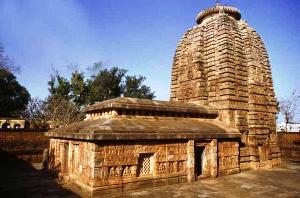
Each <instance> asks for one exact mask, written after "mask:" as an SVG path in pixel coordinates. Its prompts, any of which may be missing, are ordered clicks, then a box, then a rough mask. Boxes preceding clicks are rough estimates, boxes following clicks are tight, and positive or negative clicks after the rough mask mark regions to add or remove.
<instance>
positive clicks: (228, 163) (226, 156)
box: [218, 141, 240, 175]
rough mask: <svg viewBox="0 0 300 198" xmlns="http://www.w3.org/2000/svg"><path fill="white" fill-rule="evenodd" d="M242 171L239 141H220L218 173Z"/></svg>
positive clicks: (225, 173)
mask: <svg viewBox="0 0 300 198" xmlns="http://www.w3.org/2000/svg"><path fill="white" fill-rule="evenodd" d="M238 172H240V164H239V142H238V141H220V142H218V175H229V174H234V173H238Z"/></svg>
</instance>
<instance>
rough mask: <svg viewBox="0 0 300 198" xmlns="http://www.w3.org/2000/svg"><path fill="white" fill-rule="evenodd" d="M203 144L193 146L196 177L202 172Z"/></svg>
mask: <svg viewBox="0 0 300 198" xmlns="http://www.w3.org/2000/svg"><path fill="white" fill-rule="evenodd" d="M204 150H205V147H204V146H196V148H195V173H196V177H199V176H201V175H202V173H203V167H204V163H205V162H204Z"/></svg>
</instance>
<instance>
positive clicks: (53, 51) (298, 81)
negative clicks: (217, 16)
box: [0, 0, 300, 100]
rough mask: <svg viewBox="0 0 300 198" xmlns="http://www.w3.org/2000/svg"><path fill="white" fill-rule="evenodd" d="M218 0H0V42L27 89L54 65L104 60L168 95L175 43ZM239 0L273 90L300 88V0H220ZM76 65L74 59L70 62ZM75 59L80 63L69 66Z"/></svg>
mask: <svg viewBox="0 0 300 198" xmlns="http://www.w3.org/2000/svg"><path fill="white" fill-rule="evenodd" d="M215 2H216V1H215V0H0V30H1V31H0V43H2V45H3V46H4V48H5V51H6V54H7V55H8V56H9V57H10V58H12V59H13V61H14V63H15V64H16V65H18V66H20V68H21V71H20V73H18V74H17V75H16V76H17V78H18V80H19V82H20V83H21V84H22V85H23V86H25V87H26V88H27V89H28V90H29V92H30V94H31V96H32V97H40V98H44V97H46V96H47V95H48V86H47V81H48V80H49V79H50V75H51V74H53V73H54V72H55V71H56V70H57V71H59V72H60V73H61V74H62V75H63V76H65V77H68V76H70V74H71V72H72V71H73V70H74V69H77V70H80V71H86V68H87V67H91V66H92V65H93V63H95V62H99V61H102V62H103V63H104V66H105V67H107V68H109V67H112V66H118V67H121V68H125V69H128V70H129V73H128V74H131V75H134V74H136V75H143V76H145V77H146V78H147V80H146V81H145V84H147V85H149V86H150V87H151V89H152V90H153V91H155V93H156V94H155V95H156V99H158V100H168V99H169V91H170V80H171V67H172V62H173V56H174V53H175V49H176V46H177V43H178V42H179V40H180V38H181V37H182V35H183V34H184V32H185V31H186V30H187V29H188V28H190V27H192V26H193V25H195V24H196V22H195V17H196V15H197V14H198V13H199V12H200V11H201V10H203V9H205V8H208V7H211V6H214V5H215ZM221 3H222V4H225V5H231V6H234V7H237V8H238V9H239V10H240V11H241V13H242V18H243V19H245V20H247V22H248V24H249V25H250V26H251V27H253V28H254V29H255V30H256V31H257V32H258V33H259V34H260V36H261V37H262V39H263V41H264V43H265V46H266V48H267V51H268V54H269V58H270V62H271V67H272V74H273V81H274V87H275V93H276V96H277V98H279V99H280V98H284V97H287V96H289V95H290V94H291V92H292V91H293V90H294V89H296V90H298V92H300V88H299V85H300V69H299V63H300V22H299V19H300V12H298V10H300V1H299V0H288V1H287V0H221ZM70 65H73V66H70ZM74 65H77V66H76V67H74Z"/></svg>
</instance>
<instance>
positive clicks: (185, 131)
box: [47, 4, 280, 195]
mask: <svg viewBox="0 0 300 198" xmlns="http://www.w3.org/2000/svg"><path fill="white" fill-rule="evenodd" d="M170 100H171V101H151V100H143V99H134V98H117V99H112V100H107V101H104V102H101V103H98V104H95V105H91V106H88V107H87V108H86V109H85V112H86V114H87V118H86V120H85V121H82V122H78V123H75V124H72V125H69V126H67V127H63V128H59V129H54V130H51V131H49V132H48V133H47V135H48V136H50V138H51V140H50V149H49V152H50V153H49V157H50V160H49V169H50V170H52V171H53V172H57V173H58V174H59V175H60V176H61V177H62V178H64V179H66V180H68V181H70V182H74V183H77V184H78V185H80V186H81V187H82V188H84V189H86V190H88V191H90V192H91V193H92V194H93V195H94V194H96V193H100V194H102V193H110V192H121V191H126V190H131V189H138V188H142V187H151V186H158V185H166V184H173V183H180V182H186V181H189V182H191V181H195V180H198V179H201V178H203V177H217V176H221V175H227V174H233V173H238V172H240V171H243V170H248V169H259V168H271V167H273V166H278V165H279V164H280V153H279V148H278V146H277V141H276V138H277V135H276V129H275V126H276V125H275V114H276V101H275V97H274V91H273V83H272V77H271V69H270V64H269V60H268V55H267V52H266V49H265V47H264V44H263V42H262V40H261V39H260V37H259V35H258V34H257V33H256V32H255V31H254V30H253V29H252V28H250V27H249V26H248V25H247V23H246V22H245V21H244V20H241V14H240V11H239V10H238V9H236V8H234V7H229V6H221V5H220V4H217V5H216V6H215V7H212V8H208V9H206V10H204V11H202V12H200V13H199V14H198V16H197V25H195V26H194V27H193V28H191V29H189V30H188V31H187V32H186V33H185V34H184V36H183V38H182V39H181V40H180V42H179V44H178V47H177V50H176V54H175V57H174V63H173V68H172V83H171V99H170Z"/></svg>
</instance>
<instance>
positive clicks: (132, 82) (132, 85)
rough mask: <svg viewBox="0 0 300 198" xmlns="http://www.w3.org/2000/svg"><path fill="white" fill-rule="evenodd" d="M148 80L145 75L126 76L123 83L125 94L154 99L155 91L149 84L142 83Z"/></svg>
mask: <svg viewBox="0 0 300 198" xmlns="http://www.w3.org/2000/svg"><path fill="white" fill-rule="evenodd" d="M144 80H146V77H144V76H126V77H125V83H124V85H123V94H124V96H125V97H132V98H142V99H151V100H152V99H153V98H154V97H155V96H154V92H151V89H150V87H149V86H146V85H143V84H142V83H143V82H144Z"/></svg>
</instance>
